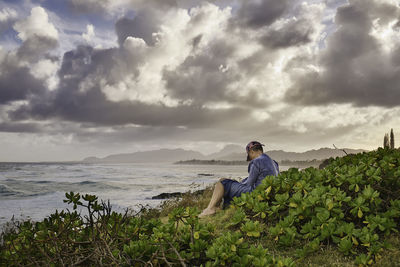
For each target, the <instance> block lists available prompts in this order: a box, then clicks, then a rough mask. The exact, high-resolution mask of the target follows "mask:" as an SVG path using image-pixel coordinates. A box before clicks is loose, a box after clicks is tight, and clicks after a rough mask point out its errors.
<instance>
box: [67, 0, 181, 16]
mask: <svg viewBox="0 0 400 267" xmlns="http://www.w3.org/2000/svg"><path fill="white" fill-rule="evenodd" d="M67 1H68V5H69V7H70V8H71V10H72V11H74V12H76V13H99V12H101V13H107V12H110V9H111V7H112V4H113V0H101V1H95V0H91V1H88V0H67ZM123 6H125V7H130V8H132V9H134V10H136V9H140V8H142V7H149V8H161V9H166V8H171V7H176V6H177V2H176V0H131V1H125V2H122V3H121V7H123Z"/></svg>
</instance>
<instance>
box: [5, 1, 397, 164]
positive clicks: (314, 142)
mask: <svg viewBox="0 0 400 267" xmlns="http://www.w3.org/2000/svg"><path fill="white" fill-rule="evenodd" d="M390 128H393V129H394V131H395V134H396V133H397V131H399V132H400V2H399V1H398V0H349V1H346V0H321V1H317V0H309V1H303V0H301V1H297V0H248V1H246V0H241V1H239V0H237V1H225V0H209V1H196V0H1V1H0V161H46V160H77V159H82V158H84V157H87V156H92V155H94V156H106V155H109V154H113V153H127V152H134V151H141V150H142V151H143V150H153V149H158V148H176V147H180V148H185V149H193V150H197V151H200V152H203V153H211V152H215V151H217V150H219V149H221V148H222V147H223V146H224V145H226V144H231V143H234V144H239V145H243V147H244V146H245V145H246V143H247V142H248V141H250V140H259V141H261V142H263V143H265V144H266V149H267V150H272V149H283V150H286V151H305V150H309V149H317V148H320V147H332V144H333V143H334V144H335V145H336V146H338V147H350V148H364V149H375V148H377V147H378V146H381V143H382V141H383V136H384V134H385V132H389V131H390ZM399 138H400V135H399ZM399 140H400V139H399ZM396 146H397V144H396Z"/></svg>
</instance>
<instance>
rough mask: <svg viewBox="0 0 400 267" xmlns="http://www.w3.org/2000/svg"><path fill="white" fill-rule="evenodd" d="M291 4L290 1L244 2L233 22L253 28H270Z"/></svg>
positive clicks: (261, 0) (249, 0)
mask: <svg viewBox="0 0 400 267" xmlns="http://www.w3.org/2000/svg"><path fill="white" fill-rule="evenodd" d="M289 4H290V1H289V0H260V1H252V0H244V1H242V5H241V6H240V8H239V10H238V11H237V16H236V17H235V18H234V20H233V21H232V22H233V23H234V24H236V23H240V24H241V25H242V26H247V27H251V28H260V27H264V26H268V25H271V24H272V23H273V22H275V21H276V20H277V19H278V18H280V17H281V16H282V15H283V14H284V13H285V11H286V10H287V9H288V8H289Z"/></svg>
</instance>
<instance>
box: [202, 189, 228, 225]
mask: <svg viewBox="0 0 400 267" xmlns="http://www.w3.org/2000/svg"><path fill="white" fill-rule="evenodd" d="M223 197H224V186H223V185H222V183H221V182H218V183H216V184H215V187H214V192H213V194H212V197H211V200H210V203H209V204H208V207H207V208H205V209H204V210H203V212H202V213H201V214H200V215H199V217H204V216H208V215H213V214H215V212H216V211H217V209H218V207H219V205H220V204H221V200H222V198H223Z"/></svg>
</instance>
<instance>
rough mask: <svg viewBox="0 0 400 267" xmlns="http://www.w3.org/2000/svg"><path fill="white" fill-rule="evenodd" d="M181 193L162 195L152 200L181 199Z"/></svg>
mask: <svg viewBox="0 0 400 267" xmlns="http://www.w3.org/2000/svg"><path fill="white" fill-rule="evenodd" d="M181 196H182V193H181V192H174V193H161V194H159V195H157V196H154V197H152V198H151V199H168V198H173V197H181Z"/></svg>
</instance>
